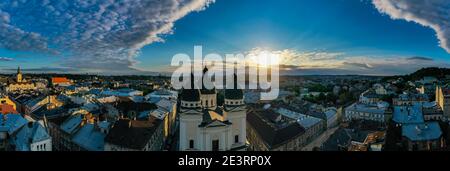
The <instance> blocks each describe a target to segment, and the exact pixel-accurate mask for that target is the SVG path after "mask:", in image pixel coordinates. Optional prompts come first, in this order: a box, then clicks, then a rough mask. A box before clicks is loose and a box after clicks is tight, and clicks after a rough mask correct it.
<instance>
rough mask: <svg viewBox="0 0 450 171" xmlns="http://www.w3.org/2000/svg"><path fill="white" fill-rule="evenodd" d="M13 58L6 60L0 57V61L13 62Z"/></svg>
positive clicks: (6, 58)
mask: <svg viewBox="0 0 450 171" xmlns="http://www.w3.org/2000/svg"><path fill="white" fill-rule="evenodd" d="M13 60H14V59H13V58H8V57H0V61H13Z"/></svg>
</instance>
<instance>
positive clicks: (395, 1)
mask: <svg viewBox="0 0 450 171" xmlns="http://www.w3.org/2000/svg"><path fill="white" fill-rule="evenodd" d="M372 3H373V4H374V5H375V7H376V8H377V9H378V11H380V12H381V13H384V14H387V15H389V16H390V17H391V18H392V19H404V20H406V21H413V22H416V23H419V24H421V25H423V26H426V27H430V28H432V29H433V30H435V31H436V33H437V37H438V39H439V41H440V42H439V43H440V46H441V47H442V48H444V49H445V50H446V51H447V52H448V53H450V22H449V21H450V10H449V9H450V1H449V0H373V1H372Z"/></svg>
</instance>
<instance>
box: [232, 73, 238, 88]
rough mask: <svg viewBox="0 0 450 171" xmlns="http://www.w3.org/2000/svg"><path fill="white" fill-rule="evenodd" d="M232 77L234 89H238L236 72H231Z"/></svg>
mask: <svg viewBox="0 0 450 171" xmlns="http://www.w3.org/2000/svg"><path fill="white" fill-rule="evenodd" d="M233 79H234V89H238V80H237V75H236V73H234V74H233Z"/></svg>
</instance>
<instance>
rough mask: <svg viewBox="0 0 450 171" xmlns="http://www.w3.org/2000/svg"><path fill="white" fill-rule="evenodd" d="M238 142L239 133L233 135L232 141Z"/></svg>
mask: <svg viewBox="0 0 450 171" xmlns="http://www.w3.org/2000/svg"><path fill="white" fill-rule="evenodd" d="M238 142H239V135H235V136H234V143H238Z"/></svg>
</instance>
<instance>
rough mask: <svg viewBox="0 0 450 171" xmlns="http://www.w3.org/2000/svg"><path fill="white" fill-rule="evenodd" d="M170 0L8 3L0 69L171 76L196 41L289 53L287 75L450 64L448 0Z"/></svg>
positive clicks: (217, 48) (1, 12) (1, 8)
mask: <svg viewBox="0 0 450 171" xmlns="http://www.w3.org/2000/svg"><path fill="white" fill-rule="evenodd" d="M132 3H133V5H131V4H132ZM162 3H163V2H160V1H136V2H134V1H123V2H122V3H119V4H120V5H117V3H108V2H95V1H93V2H91V3H83V2H67V3H62V2H59V1H43V2H33V1H31V2H25V3H24V2H21V1H7V2H1V3H0V28H2V29H1V31H0V38H1V39H2V43H0V61H1V64H0V71H1V72H2V73H13V72H14V71H15V70H16V69H17V66H21V68H22V69H23V71H24V72H34V73H42V72H57V73H94V74H104V75H127V74H138V75H141V74H142V75H146V74H157V73H161V72H162V73H170V72H171V71H172V69H173V68H172V67H169V64H170V61H171V58H172V56H173V55H175V54H177V53H187V54H191V53H193V48H194V46H195V45H202V46H203V49H204V53H219V54H227V53H258V52H260V51H262V50H265V51H270V52H271V53H274V54H277V55H279V56H281V60H280V66H281V69H282V73H281V74H288V75H397V74H407V73H411V72H414V71H415V70H417V69H420V68H422V67H450V61H449V59H450V58H449V57H450V54H449V53H448V51H449V49H450V47H449V46H450V45H448V43H447V42H448V39H449V37H450V36H449V33H448V30H449V29H448V28H449V25H448V22H445V21H446V20H448V10H447V9H448V8H449V7H450V3H449V2H446V1H444V0H435V1H432V2H430V3H426V2H422V1H404V0H388V1H379V0H354V1H346V0H339V1H337V2H334V3H329V1H327V0H320V1H308V0H301V1H297V0H283V1H277V2H275V1H254V0H248V1H237V0H230V1H223V0H217V1H210V0H191V1H178V0H170V1H165V2H164V4H162ZM65 9H68V10H65ZM105 9H107V10H105ZM420 11H426V12H429V13H430V15H423V13H420ZM41 13H43V14H44V15H40V14H41Z"/></svg>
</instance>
